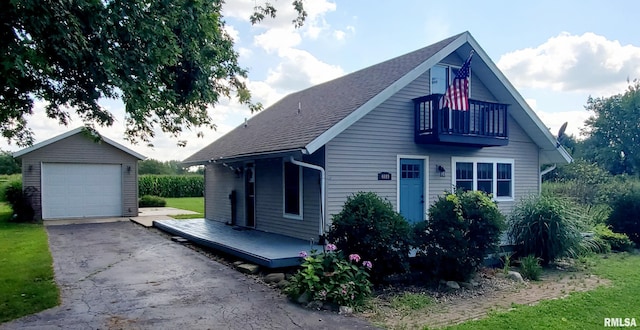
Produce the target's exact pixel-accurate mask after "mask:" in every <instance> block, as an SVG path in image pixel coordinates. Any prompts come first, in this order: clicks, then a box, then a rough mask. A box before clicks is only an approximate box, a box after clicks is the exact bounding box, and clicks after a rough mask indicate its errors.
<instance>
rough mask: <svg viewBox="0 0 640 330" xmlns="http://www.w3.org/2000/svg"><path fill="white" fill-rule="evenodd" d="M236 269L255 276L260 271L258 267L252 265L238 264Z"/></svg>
mask: <svg viewBox="0 0 640 330" xmlns="http://www.w3.org/2000/svg"><path fill="white" fill-rule="evenodd" d="M236 268H237V269H238V270H239V271H240V272H242V273H245V274H255V273H257V272H258V270H259V269H260V266H258V265H254V264H239V265H237V266H236Z"/></svg>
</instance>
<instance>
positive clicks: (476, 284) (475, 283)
mask: <svg viewBox="0 0 640 330" xmlns="http://www.w3.org/2000/svg"><path fill="white" fill-rule="evenodd" d="M469 283H470V284H471V286H473V287H474V288H475V287H479V286H480V282H478V281H476V280H470V281H469Z"/></svg>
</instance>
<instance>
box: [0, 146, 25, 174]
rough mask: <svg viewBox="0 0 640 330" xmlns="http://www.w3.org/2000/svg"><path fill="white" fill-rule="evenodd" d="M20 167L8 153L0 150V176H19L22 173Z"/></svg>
mask: <svg viewBox="0 0 640 330" xmlns="http://www.w3.org/2000/svg"><path fill="white" fill-rule="evenodd" d="M20 166H21V164H20V162H18V161H17V160H16V159H15V158H13V155H12V154H11V153H10V152H8V151H4V150H0V175H7V174H19V173H20V172H21V171H22V170H21V167H20Z"/></svg>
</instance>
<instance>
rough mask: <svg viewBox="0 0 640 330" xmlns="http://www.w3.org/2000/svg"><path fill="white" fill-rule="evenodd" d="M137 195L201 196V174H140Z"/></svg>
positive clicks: (202, 184)
mask: <svg viewBox="0 0 640 330" xmlns="http://www.w3.org/2000/svg"><path fill="white" fill-rule="evenodd" d="M138 195H139V196H144V195H153V196H160V197H202V196H204V176H202V175H141V176H140V178H139V179H138Z"/></svg>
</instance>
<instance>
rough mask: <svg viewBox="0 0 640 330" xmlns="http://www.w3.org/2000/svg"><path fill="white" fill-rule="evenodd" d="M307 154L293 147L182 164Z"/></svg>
mask: <svg viewBox="0 0 640 330" xmlns="http://www.w3.org/2000/svg"><path fill="white" fill-rule="evenodd" d="M306 154H308V152H307V150H306V149H303V148H295V149H288V150H274V151H267V152H256V153H250V154H244V155H242V154H241V155H233V156H229V157H224V156H223V157H219V158H215V159H214V158H212V159H209V160H206V161H205V160H202V161H193V162H182V165H184V166H196V165H206V164H211V163H237V162H246V161H250V160H256V159H267V158H285V157H289V156H298V155H306Z"/></svg>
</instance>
